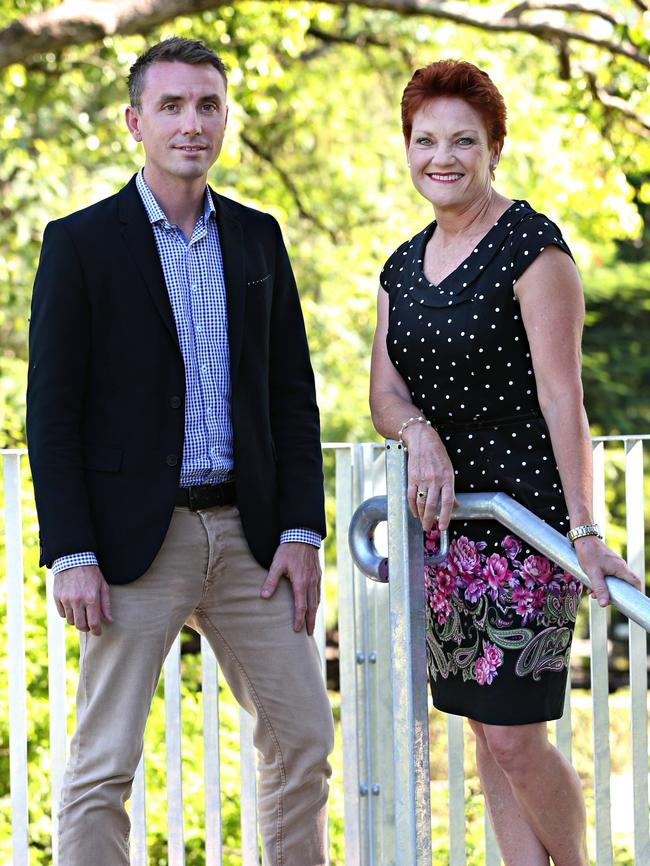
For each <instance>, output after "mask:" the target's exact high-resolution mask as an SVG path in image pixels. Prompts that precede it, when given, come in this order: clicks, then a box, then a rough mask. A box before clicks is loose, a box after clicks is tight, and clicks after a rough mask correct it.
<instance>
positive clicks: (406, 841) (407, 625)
mask: <svg viewBox="0 0 650 866" xmlns="http://www.w3.org/2000/svg"><path fill="white" fill-rule="evenodd" d="M595 447H596V453H597V457H600V454H599V451H600V449H601V447H602V446H601V444H600V443H597V444H596V446H595ZM625 448H626V457H627V466H626V468H627V470H628V472H629V473H631V477H630V478H629V479H628V480H629V481H630V488H628V497H627V504H628V511H629V514H628V531H629V536H628V557H629V559H630V560H631V561H632V565H633V567H634V568H636V570H637V571H638V572H639V573H641V574H642V573H644V570H643V509H642V505H643V498H642V482H643V471H642V469H643V467H642V451H641V442H640V440H636V441H633V442H630V441H629V440H628V441H627V442H626V443H625ZM406 463H407V461H406V454H405V451H404V449H402V448H401V447H400V446H399V445H398V444H397V443H396V442H392V441H389V442H388V443H387V454H386V472H387V488H388V496H387V497H385V496H374V497H372V498H370V499H367V500H366V501H365V502H363V503H362V504H361V505H360V507H359V508H358V509H357V511H356V512H355V514H354V516H353V518H352V521H351V524H350V531H349V540H350V547H351V551H352V556H353V559H354V560H355V562H356V564H357V565H358V567H359V568H360V570H361V571H362V572H363V573H365V574H366V575H367V576H368V577H371V578H373V580H374V581H378V582H387V581H388V582H389V585H390V592H389V602H388V620H389V622H390V638H389V645H390V647H391V660H390V662H391V664H390V682H391V683H392V688H393V719H392V736H391V733H390V725H387V729H386V731H385V732H384V733H385V738H387V737H390V739H391V740H392V743H393V761H394V765H393V768H392V774H393V777H394V786H395V828H396V833H395V839H394V840H391V841H392V842H393V843H394V846H395V847H394V849H392V850H390V851H380V852H379V853H378V855H377V860H376V862H377V863H388V862H390V863H396V862H397V856H396V853H395V852H397V851H399V863H400V866H402V864H403V866H425V864H426V866H430V863H431V820H430V805H429V741H428V705H427V674H426V645H425V625H424V603H423V596H424V589H423V574H424V562H423V545H422V530H421V527H420V524H419V522H418V521H417V520H415V519H414V518H413V517H412V515H411V514H410V512H409V510H408V507H407V505H406V488H407V480H406ZM597 463H598V461H597ZM597 468H598V469H599V468H600V467H598V466H597ZM457 498H458V500H459V507H458V508H457V509H455V510H454V512H453V519H464V520H472V519H480V518H483V519H486V518H490V519H495V520H498V521H499V522H500V523H502V524H503V525H504V526H505V527H507V528H508V529H510V530H511V531H513V532H515V533H516V534H517V535H519V536H520V537H522V538H523V539H524V540H526V541H528V542H529V543H533V544H534V545H535V546H536V547H537V549H538V550H540V552H542V553H544V554H545V555H547V556H549V557H550V558H552V559H554V560H555V561H556V562H558V563H559V564H560V565H561V566H562V567H563V568H564V569H565V570H566V571H568V572H570V573H572V574H573V575H575V576H576V577H578V578H579V579H580V580H581V581H583V583H585V584H586V585H587V586H589V579H588V578H587V576H586V575H585V574H584V572H583V571H582V570H581V568H580V566H579V564H578V561H577V557H576V556H575V553H574V551H573V549H572V547H571V545H570V544H569V542H568V541H567V540H566V538H564V536H562V535H561V534H560V533H558V532H556V531H555V530H553V529H552V528H551V527H549V526H547V525H546V524H545V523H544V522H543V521H541V520H539V519H538V518H536V517H535V516H534V515H533V514H531V513H530V512H529V511H527V509H525V508H523V507H522V506H520V505H519V504H518V503H516V502H514V501H513V500H512V499H511V498H510V497H508V496H506V495H505V494H503V493H497V494H479V493H473V494H459V495H458V497H457ZM597 510H598V511H601V510H602V508H598V509H597ZM600 516H601V520H602V515H600ZM386 519H387V520H388V539H389V544H388V547H389V555H388V560H386V559H385V558H384V557H383V556H382V554H380V553H377V551H376V548H375V546H374V542H373V535H374V530H375V528H376V526H377V525H378V524H379V523H380V522H381V521H383V520H386ZM445 546H446V538H445V539H443V542H442V544H441V550H443V549H444V547H445ZM387 566H388V567H387ZM607 583H608V589H609V591H610V596H611V599H612V603H613V604H614V605H615V606H616V607H618V609H619V610H620V611H621V612H622V613H624V614H626V615H627V616H628V617H629V618H630V620H631V621H630V624H629V626H630V672H631V702H632V751H633V798H634V848H635V858H634V862H635V864H647V863H650V839H649V835H648V749H647V745H648V713H647V655H646V632H647V631H648V630H650V599H648V598H647V597H646V596H645V595H644V594H642V593H640V592H639V591H637V590H636V589H634V588H633V587H631V586H630V585H628V584H625V583H624V582H622V581H620V580H617V579H616V578H608V579H607ZM589 604H590V608H589V613H590V626H591V635H592V646H593V648H594V652H593V653H592V671H591V673H592V689H593V695H594V757H595V791H596V798H595V800H596V815H595V818H596V862H597V864H599V866H600V864H612V862H613V861H612V834H611V821H610V786H609V775H610V762H609V737H608V735H609V725H608V719H607V693H608V682H607V661H608V659H607V625H606V616H607V614H606V612H605V611H603V610H602V609H601V608H600V607H599V606H598V604H597V602H595V601H593V600H590V602H589ZM603 649H604V652H603ZM556 730H557V742H558V746H559V747H560V749H561V750H562V751H563V752H564V753H565V754H566V755H567V757H569V758H570V749H571V713H570V696H569V695H568V693H567V705H566V709H565V713H564V716H563V718H562V719H561V720H559V721H558V722H557V723H556ZM448 743H449V799H450V809H449V812H450V860H449V863H450V866H461V864H465V862H466V859H465V829H464V824H463V821H462V816H463V814H464V785H463V781H464V779H463V776H464V774H463V761H462V748H463V722H462V719H460V718H458V717H454V716H451V715H450V716H448ZM390 772H391V769H389V770H388V773H389V774H390ZM376 784H377V785H378V786H379V784H378V783H376ZM485 862H486V864H488V866H492V864H498V863H500V858H499V855H498V851H497V848H496V844H495V841H494V836H493V834H492V831H491V828H490V826H489V821H488V819H487V817H486V860H485Z"/></svg>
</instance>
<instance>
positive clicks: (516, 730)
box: [482, 723, 588, 866]
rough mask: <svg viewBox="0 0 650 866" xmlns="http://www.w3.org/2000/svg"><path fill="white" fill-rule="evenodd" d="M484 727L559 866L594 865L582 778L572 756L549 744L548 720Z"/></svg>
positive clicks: (515, 793)
mask: <svg viewBox="0 0 650 866" xmlns="http://www.w3.org/2000/svg"><path fill="white" fill-rule="evenodd" d="M482 728H483V731H482V733H483V735H484V737H485V743H486V745H487V748H488V750H489V752H490V754H491V755H492V758H493V759H494V762H495V763H496V765H497V766H498V767H499V769H500V770H501V771H502V772H503V774H504V776H505V777H506V779H507V781H508V782H509V784H510V788H511V791H512V795H513V798H514V801H515V802H516V803H518V804H519V807H520V809H521V812H522V814H523V815H524V816H525V818H526V820H527V822H528V824H529V826H530V828H531V830H532V831H533V833H534V834H535V836H536V837H537V839H538V840H539V842H540V843H541V844H542V846H543V847H544V849H545V850H546V851H547V852H548V854H549V856H550V858H551V860H552V861H553V863H554V864H555V866H588V858H587V849H586V842H585V827H586V817H585V806H584V799H583V796H582V788H581V786H580V780H579V779H578V774H577V773H576V771H575V770H574V769H573V767H572V766H571V764H570V763H569V762H568V761H567V760H566V758H564V756H563V755H562V754H560V752H559V751H558V750H557V749H556V748H555V747H554V746H552V745H551V743H549V741H548V737H547V734H546V724H545V723H541V724H535V725H514V726H500V725H483V726H482ZM518 862H519V863H521V860H520V861H518ZM531 862H534V861H531Z"/></svg>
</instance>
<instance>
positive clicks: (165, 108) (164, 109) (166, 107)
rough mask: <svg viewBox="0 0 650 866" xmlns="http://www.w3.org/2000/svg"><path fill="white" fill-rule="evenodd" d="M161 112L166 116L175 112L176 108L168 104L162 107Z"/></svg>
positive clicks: (170, 103) (171, 103) (172, 104)
mask: <svg viewBox="0 0 650 866" xmlns="http://www.w3.org/2000/svg"><path fill="white" fill-rule="evenodd" d="M162 110H163V111H165V112H166V113H167V114H171V113H172V112H173V111H176V106H175V104H174V103H173V102H168V103H167V104H166V105H163V107H162Z"/></svg>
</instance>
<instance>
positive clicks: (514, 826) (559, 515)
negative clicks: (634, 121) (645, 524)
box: [370, 61, 638, 866]
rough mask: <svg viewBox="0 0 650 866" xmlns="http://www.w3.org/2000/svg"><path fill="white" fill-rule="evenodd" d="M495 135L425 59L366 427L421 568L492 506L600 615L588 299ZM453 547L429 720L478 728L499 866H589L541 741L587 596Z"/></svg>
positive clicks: (580, 828)
mask: <svg viewBox="0 0 650 866" xmlns="http://www.w3.org/2000/svg"><path fill="white" fill-rule="evenodd" d="M505 120H506V109H505V105H504V103H503V99H502V97H501V94H500V93H499V91H498V90H497V88H496V87H495V86H494V84H493V82H492V81H491V80H490V78H489V77H488V75H487V74H486V73H485V72H482V71H481V70H480V69H478V68H477V67H475V66H473V65H472V64H470V63H466V62H460V61H441V62H438V63H432V64H431V65H430V66H427V67H425V68H423V69H419V70H418V71H417V72H416V73H415V75H414V76H413V78H412V79H411V81H410V82H409V84H408V86H407V87H406V90H405V91H404V96H403V99H402V124H403V131H404V138H405V142H406V153H407V161H408V165H409V167H410V173H411V179H412V181H413V184H414V185H415V188H416V189H417V190H418V192H419V193H420V194H421V195H423V196H424V197H425V198H426V199H427V200H428V201H430V202H431V204H432V205H433V209H434V214H435V221H434V222H432V223H431V224H430V225H429V226H427V227H426V228H425V229H424V230H423V231H421V232H419V233H418V234H417V235H415V237H413V238H411V239H410V240H408V241H406V242H405V243H403V244H402V245H401V246H400V247H399V248H398V249H397V250H396V251H395V252H394V253H393V254H392V255H391V257H390V258H389V259H388V261H387V262H386V265H385V267H384V269H383V271H382V274H381V289H380V291H379V296H378V322H377V331H376V335H375V340H374V345H373V355H372V375H371V388H370V403H371V410H372V417H373V421H374V424H375V427H376V428H377V430H378V432H379V433H381V434H382V435H383V436H386V437H391V438H399V439H400V440H402V441H403V443H404V444H405V445H406V447H407V448H408V482H409V485H408V501H409V506H410V508H411V510H412V511H413V513H414V514H415V515H416V516H418V517H419V519H420V520H421V522H422V526H423V529H424V531H425V546H426V551H427V552H430V553H436V552H437V541H438V537H439V530H440V529H446V528H447V527H448V525H449V521H450V516H451V512H452V507H453V503H454V494H455V491H464V492H468V491H476V492H480V491H503V492H505V493H507V494H508V495H511V496H512V497H514V499H516V500H517V501H519V502H521V503H522V504H523V505H525V506H526V507H527V508H529V509H530V510H531V511H533V512H534V513H535V514H537V515H538V516H540V517H542V518H543V519H544V520H545V521H546V522H547V523H549V524H551V525H552V526H554V527H555V528H556V529H558V530H560V531H562V532H568V533H569V537H570V538H571V539H572V540H574V541H575V548H576V553H577V555H578V559H579V561H580V564H581V566H582V568H583V569H584V570H585V572H586V573H587V574H588V575H589V577H590V578H591V581H592V586H593V593H592V594H593V596H594V597H596V598H598V600H599V603H600V604H601V605H606V604H607V603H608V600H609V599H608V593H607V587H606V585H605V581H604V575H605V574H611V575H617V576H618V577H620V578H622V579H623V580H626V581H628V582H630V583H633V584H635V585H637V584H638V581H637V579H636V577H635V576H634V575H633V574H632V573H631V572H630V571H629V570H628V568H627V567H626V565H625V563H624V562H623V560H622V559H620V558H619V557H618V556H616V555H615V554H614V553H613V552H612V551H610V550H609V548H608V547H606V546H605V544H604V543H603V541H602V537H601V535H600V531H599V529H598V527H597V526H596V525H595V524H594V522H593V515H592V510H591V497H592V491H591V487H592V468H591V443H590V437H589V427H588V423H587V417H586V415H585V411H584V408H583V405H582V385H581V379H580V357H581V356H580V340H581V332H582V324H583V314H584V306H583V295H582V288H581V284H580V280H579V277H578V273H577V271H576V268H575V265H574V263H573V259H572V257H571V253H570V251H569V248H568V247H567V245H566V243H565V242H564V239H563V238H562V235H561V233H560V230H559V228H558V227H557V226H556V225H554V223H552V222H551V220H550V219H548V218H547V217H545V216H544V215H543V214H541V213H538V212H537V211H535V210H533V208H532V207H531V206H530V205H529V204H528V203H527V202H525V201H513V200H511V199H509V198H507V197H506V196H504V195H501V194H500V193H498V192H497V191H496V190H495V189H493V187H492V183H491V181H492V179H493V178H494V172H495V169H496V167H497V165H498V162H499V158H500V156H501V150H502V147H503V141H504V137H505V134H506V123H505ZM437 515H439V519H438V522H437V523H436V516H437ZM451 537H452V542H451V545H450V552H449V556H448V557H447V560H446V562H445V563H444V564H442V565H434V564H429V565H426V557H425V589H426V598H427V613H428V633H427V648H428V658H429V673H430V680H431V688H432V692H433V700H434V704H435V705H436V706H437V707H438V708H439V709H441V710H444V711H446V712H450V713H456V714H459V715H463V716H467V717H468V718H469V720H470V725H471V727H472V729H473V731H474V733H475V735H476V744H477V760H478V767H479V773H480V777H481V783H482V786H483V791H484V793H485V798H486V802H487V806H488V809H489V813H490V816H491V819H492V823H493V826H494V829H495V832H496V836H497V839H498V842H499V845H500V848H501V853H502V856H503V859H504V861H505V863H506V866H548V863H549V857H550V858H551V859H552V861H553V863H554V864H556V866H586V864H587V862H588V861H587V854H586V849H585V810H584V803H583V798H582V792H581V788H580V784H579V780H578V776H577V774H576V773H575V771H574V770H573V768H572V767H571V765H570V764H569V763H568V762H567V761H566V760H565V759H564V758H563V757H562V755H561V754H560V753H559V752H558V751H557V749H555V748H554V747H553V746H552V745H551V744H550V743H549V741H548V739H547V734H546V722H547V721H548V720H550V719H557V718H559V717H560V716H561V715H562V709H563V701H564V692H565V687H566V680H567V668H568V664H569V652H570V647H571V637H572V633H573V626H574V623H575V618H576V613H577V607H578V601H579V598H580V587H579V585H578V583H577V581H575V580H574V579H573V578H572V577H571V576H570V575H569V574H566V573H565V572H564V571H563V570H562V569H561V568H560V567H559V566H557V565H556V564H555V563H553V562H551V561H550V560H549V559H547V558H546V557H544V556H541V555H540V554H539V553H538V552H537V551H536V550H535V549H534V548H533V547H532V546H531V545H528V544H526V543H525V542H523V541H522V540H521V539H519V538H516V537H514V536H513V535H511V534H508V533H507V532H506V531H505V530H504V529H503V528H502V527H501V526H499V524H497V523H495V522H490V521H485V522H478V523H477V522H466V523H465V522H463V523H460V524H459V523H458V522H454V523H452V524H451Z"/></svg>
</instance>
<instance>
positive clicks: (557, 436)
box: [516, 246, 639, 606]
mask: <svg viewBox="0 0 650 866" xmlns="http://www.w3.org/2000/svg"><path fill="white" fill-rule="evenodd" d="M516 295H517V298H518V299H519V303H520V306H521V313H522V318H523V323H524V327H525V328H526V334H527V335H528V341H529V343H530V350H531V356H532V363H533V369H534V372H535V379H536V381H537V396H538V399H539V405H540V408H541V410H542V414H543V415H544V419H545V420H546V423H547V425H548V429H549V433H550V435H551V444H552V446H553V453H554V454H555V459H556V461H557V466H558V469H559V472H560V479H561V481H562V487H563V489H564V496H565V499H566V504H567V509H568V512H569V520H570V524H571V526H572V527H573V526H580V525H582V524H585V523H593V513H592V485H593V476H592V455H591V437H590V433H589V424H588V421H587V415H586V413H585V410H584V406H583V392H582V380H581V357H582V356H581V349H580V344H581V339H582V326H583V322H584V299H583V293H582V286H581V284H580V278H579V277H578V272H577V270H576V267H575V265H574V264H573V262H572V261H571V259H570V258H569V256H567V255H566V254H565V253H563V252H562V251H561V250H559V249H558V248H557V247H554V246H549V247H547V248H546V249H545V250H544V251H543V252H542V253H541V254H540V255H539V256H538V257H537V259H536V260H535V261H534V262H533V263H532V264H531V266H530V267H529V268H528V269H527V270H526V271H525V272H524V273H523V275H522V276H521V277H520V279H519V280H518V281H517V284H516ZM575 549H576V554H577V556H578V560H579V562H580V565H581V566H582V568H583V570H584V571H585V572H586V573H587V575H588V576H589V578H590V580H591V582H592V586H593V591H592V595H593V596H594V597H597V598H598V601H599V604H601V605H603V606H604V605H606V604H608V602H609V593H608V592H607V586H606V584H605V580H604V577H605V575H615V576H616V577H620V578H621V579H622V580H626V581H627V582H628V583H632V584H634V585H639V581H638V579H637V578H636V577H635V575H634V574H632V572H631V571H630V570H629V569H628V568H627V566H626V564H625V562H624V561H623V560H622V559H621V558H620V557H619V556H617V555H616V554H615V553H613V551H611V550H610V549H609V548H608V547H607V545H605V544H604V543H603V542H602V541H601V540H600V539H598V538H596V537H595V536H587V537H585V538H581V539H578V540H576V542H575Z"/></svg>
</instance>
